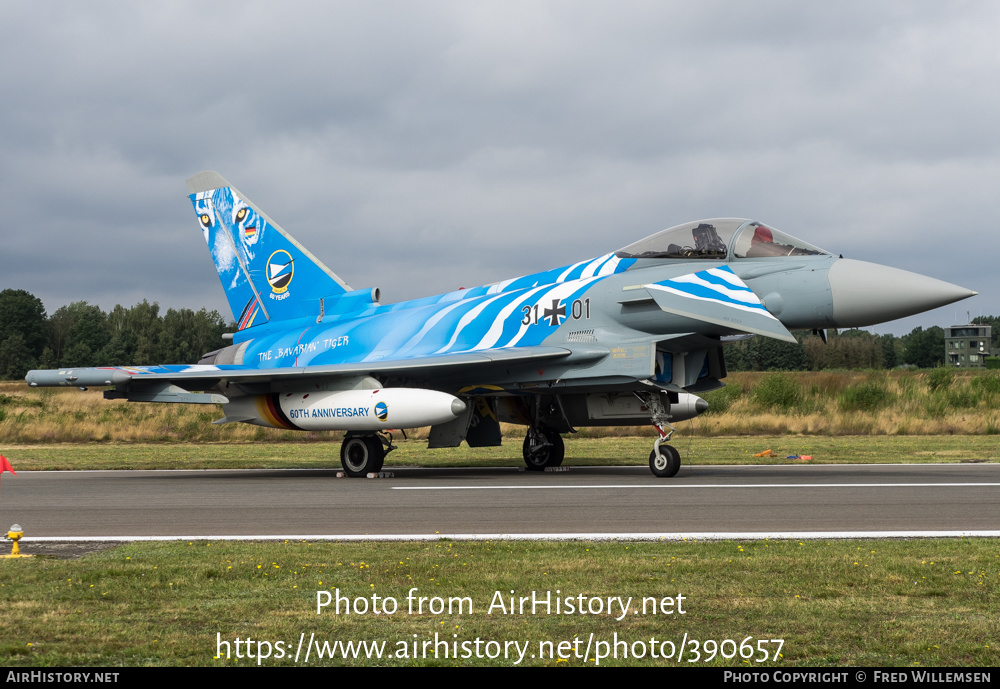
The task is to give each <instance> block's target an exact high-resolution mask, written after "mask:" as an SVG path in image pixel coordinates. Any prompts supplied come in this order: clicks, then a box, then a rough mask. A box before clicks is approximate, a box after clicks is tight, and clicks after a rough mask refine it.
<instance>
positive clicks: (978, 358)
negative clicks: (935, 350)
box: [944, 324, 991, 368]
mask: <svg viewBox="0 0 1000 689" xmlns="http://www.w3.org/2000/svg"><path fill="white" fill-rule="evenodd" d="M990 331H991V328H990V326H988V325H972V324H969V325H953V326H951V327H950V328H945V329H944V355H945V361H946V362H948V365H949V366H964V367H969V368H983V367H984V366H986V357H988V356H989V355H990V334H991V333H990Z"/></svg>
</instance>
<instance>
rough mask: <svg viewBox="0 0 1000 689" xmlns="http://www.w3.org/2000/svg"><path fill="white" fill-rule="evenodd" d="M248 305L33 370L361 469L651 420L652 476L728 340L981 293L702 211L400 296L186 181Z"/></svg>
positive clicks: (535, 454)
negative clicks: (606, 247)
mask: <svg viewBox="0 0 1000 689" xmlns="http://www.w3.org/2000/svg"><path fill="white" fill-rule="evenodd" d="M187 186H188V191H189V192H190V198H191V202H192V203H193V204H194V209H195V213H196V215H197V218H198V224H199V226H200V227H201V231H202V233H203V235H204V237H205V241H206V242H207V243H208V248H209V251H210V252H211V254H212V258H213V260H214V261H215V266H216V268H217V269H218V272H219V278H220V279H221V281H222V286H223V288H224V289H225V291H226V297H227V298H228V300H229V305H230V307H231V308H232V310H233V314H234V315H238V320H237V328H236V332H235V333H234V334H233V335H232V344H231V345H230V346H227V347H224V348H222V349H219V350H217V351H214V352H209V353H207V354H205V355H204V356H203V357H202V359H201V361H200V362H199V363H198V364H197V365H172V366H167V365H164V366H134V367H130V366H110V367H102V368H80V369H62V370H56V371H31V372H30V373H28V375H27V378H26V380H27V382H28V384H29V385H31V386H32V387H35V386H79V387H86V386H113V389H111V390H108V391H106V392H105V393H104V396H105V397H106V398H107V399H126V400H132V401H138V402H180V403H188V404H191V403H195V404H198V403H204V404H222V405H223V409H224V412H225V417H224V418H222V419H220V420H219V421H217V422H216V423H230V422H242V423H250V424H256V425H259V426H268V427H272V428H286V429H298V430H306V431H316V430H342V431H346V434H345V437H344V440H343V444H342V446H341V449H340V459H341V463H342V464H343V467H344V471H345V472H346V473H347V474H348V475H350V476H364V475H366V474H368V473H370V472H378V471H379V470H380V469H381V468H382V463H383V460H384V458H385V455H386V453H387V452H388V451H391V450H392V449H394V446H393V445H392V436H391V435H390V434H389V433H388V431H389V429H401V428H412V427H420V426H431V432H430V442H429V446H430V447H455V446H457V445H458V444H459V443H461V442H462V441H463V440H465V441H466V442H467V443H468V444H469V445H471V446H473V447H482V446H491V445H499V444H500V422H508V423H515V424H521V425H523V426H526V427H527V435H526V437H525V439H524V447H523V453H524V461H525V464H526V465H527V467H528V469H530V470H535V471H540V470H543V469H545V468H546V467H554V466H558V465H559V464H560V463H561V462H562V461H563V453H564V448H563V440H562V437H561V435H560V434H562V433H568V432H573V431H574V429H575V427H577V426H600V425H644V424H647V423H648V424H652V425H653V427H654V428H656V430H657V431H658V432H659V437H658V438H657V439H656V441H655V442H654V443H653V449H652V452H651V453H650V456H649V468H650V469H651V470H652V472H653V473H654V474H655V475H656V476H660V477H668V476H673V475H675V474H676V473H677V471H678V469H679V467H680V463H681V460H680V455H679V454H678V452H677V450H675V449H674V448H673V447H671V446H670V445H669V444H667V441H669V439H670V436H671V434H672V433H673V427H672V426H671V422H676V421H680V420H684V419H689V418H692V417H694V416H696V415H698V414H700V413H701V412H703V411H705V409H707V407H708V404H707V403H706V402H705V401H704V400H703V399H701V398H699V397H697V396H696V394H697V393H699V392H704V391H707V390H712V389H714V388H718V387H721V386H722V385H723V383H722V382H721V381H722V379H723V378H725V376H726V365H725V360H724V357H723V341H724V338H727V337H730V336H737V335H748V334H749V335H756V336H763V337H773V338H776V339H778V340H785V341H788V342H794V341H795V340H794V338H793V337H792V335H791V334H790V333H789V329H814V330H820V331H822V332H823V333H824V334H825V329H826V328H850V327H857V326H864V325H871V324H873V323H879V322H882V321H888V320H893V319H896V318H902V317H904V316H909V315H912V314H915V313H920V312H921V311H925V310H928V309H932V308H935V307H938V306H943V305H945V304H949V303H951V302H954V301H958V300H959V299H965V298H966V297H970V296H973V295H974V294H975V292H972V291H970V290H967V289H963V288H961V287H957V286H955V285H951V284H948V283H946V282H941V281H939V280H934V279H932V278H928V277H924V276H922V275H917V274H915V273H910V272H906V271H902V270H897V269H894V268H889V267H886V266H881V265H875V264H872V263H863V262H861V261H854V260H849V259H845V258H842V257H838V256H836V255H833V254H830V253H829V252H827V251H824V250H822V249H819V248H817V247H815V246H811V245H810V244H807V243H806V242H803V241H801V240H799V239H796V238H795V237H792V236H790V235H787V234H784V233H781V232H779V231H777V230H775V229H774V228H772V227H770V226H766V225H763V224H761V223H759V222H756V221H753V220H744V219H735V218H724V219H711V220H701V221H696V222H689V223H686V224H683V225H678V226H676V227H672V228H670V229H667V230H664V231H662V232H659V233H657V234H654V235H652V236H650V237H647V238H645V239H642V240H640V241H638V242H635V243H634V244H629V245H628V246H625V247H623V248H621V249H618V250H617V251H613V252H611V253H608V254H605V255H603V256H598V257H597V258H593V259H589V260H586V261H580V262H579V263H574V264H572V265H566V266H562V267H559V268H555V269H553V270H549V271H547V272H543V273H536V274H534V275H527V276H524V277H520V278H515V279H513V280H507V281H504V282H500V283H497V284H493V285H484V286H482V287H476V288H473V289H463V290H459V291H455V292H450V293H448V294H442V295H438V296H434V297H426V298H423V299H415V300H413V301H405V302H400V303H397V304H381V303H380V302H379V290H378V289H362V290H354V289H351V288H350V287H349V286H348V285H347V284H346V283H344V281H343V280H341V279H340V278H339V277H337V275H336V274H334V273H333V272H332V271H331V270H330V269H329V268H327V267H326V266H325V265H323V263H321V262H320V261H319V260H318V259H317V258H316V257H315V256H313V255H312V254H311V253H309V251H308V250H306V249H305V248H304V247H303V246H302V245H300V244H299V243H298V242H297V241H295V240H294V239H293V238H292V237H291V236H290V235H289V234H288V233H286V232H285V231H284V230H283V229H282V228H281V227H279V226H278V225H277V223H275V222H274V221H273V220H271V219H270V218H268V217H267V216H266V215H265V214H264V213H263V212H262V211H261V210H260V209H259V208H257V206H255V205H254V204H253V203H252V202H250V201H249V200H248V199H247V198H246V197H245V196H244V195H243V194H241V193H240V192H239V191H237V190H236V188H235V187H233V186H232V185H230V184H229V182H227V181H226V180H225V179H223V178H222V176H221V175H219V174H218V173H216V172H202V173H199V174H197V175H195V176H194V177H192V178H191V179H189V180H188V181H187Z"/></svg>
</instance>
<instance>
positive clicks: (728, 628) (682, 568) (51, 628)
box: [0, 539, 1000, 667]
mask: <svg viewBox="0 0 1000 689" xmlns="http://www.w3.org/2000/svg"><path fill="white" fill-rule="evenodd" d="M998 585H1000V553H998V546H997V543H996V541H995V540H988V539H957V540H919V541H884V540H883V541H830V542H822V541H819V542H815V541H803V542H799V541H747V542H732V541H729V542H699V543H695V542H682V543H676V542H659V543H627V542H601V543H594V542H582V541H581V542H569V543H539V542H455V541H441V542H433V543H380V544H373V543H330V542H315V543H312V542H287V541H286V542H284V543H280V542H279V543H231V542H222V543H220V542H199V541H192V542H179V543H133V544H128V545H124V546H121V547H117V548H114V549H111V550H107V551H103V552H100V553H95V554H92V555H88V556H85V557H83V558H81V559H78V560H56V559H52V558H42V557H37V558H33V559H29V560H18V561H15V560H2V561H0V601H2V603H0V605H2V609H3V628H4V634H3V639H2V641H0V647H2V651H0V652H2V653H3V655H4V657H5V665H8V666H19V665H20V666H28V665H31V666H35V665H57V666H58V665H100V666H111V665H125V666H154V665H220V666H228V665H236V666H241V665H248V664H250V665H253V664H256V662H257V661H256V660H249V659H247V658H246V653H245V647H243V648H242V650H243V652H242V653H241V655H243V656H244V657H243V659H237V658H236V644H235V642H236V639H237V638H240V639H241V640H244V641H245V640H246V639H248V638H249V639H253V640H254V642H265V641H266V642H269V643H270V644H271V656H272V657H270V658H267V659H266V660H262V661H261V663H262V664H264V665H291V664H294V661H293V660H292V657H293V656H294V653H295V649H296V647H297V645H298V643H299V640H300V638H304V639H306V640H308V639H309V638H310V635H312V634H314V635H315V636H314V637H313V638H314V639H315V640H317V641H319V642H320V643H322V642H328V643H329V644H331V645H332V644H333V643H334V642H335V641H336V640H340V641H344V642H346V641H354V642H359V641H366V642H375V643H383V642H384V650H383V657H382V658H380V659H379V658H374V657H373V658H365V657H363V655H364V654H362V657H358V658H344V657H340V656H339V655H338V656H337V657H334V658H323V659H319V658H317V657H316V651H315V648H314V649H313V651H312V656H311V659H310V661H309V664H316V665H454V664H474V665H498V666H507V665H512V664H514V662H513V659H512V658H506V659H505V658H504V657H503V656H502V655H501V656H500V657H499V658H495V659H489V658H476V657H467V658H463V657H461V653H462V651H463V646H462V645H461V644H462V642H469V644H470V645H469V646H466V647H465V648H467V649H470V653H472V652H473V649H474V648H475V647H474V646H473V645H472V644H474V643H475V640H476V639H479V640H480V642H481V645H480V646H479V648H480V649H481V650H482V651H483V653H485V652H486V650H487V648H488V647H487V646H486V645H485V644H486V642H487V641H493V642H499V645H494V646H492V647H489V648H493V649H494V650H495V649H497V648H499V647H502V646H503V644H504V643H505V642H510V641H516V642H518V643H519V644H525V643H527V649H528V650H527V653H526V654H525V658H524V660H523V661H522V663H521V664H525V665H569V666H573V665H583V664H591V665H593V664H596V659H597V655H598V652H599V651H603V652H604V653H609V652H611V651H612V650H613V647H612V646H611V645H608V646H605V647H603V649H602V647H599V646H597V645H596V643H597V642H598V641H603V642H612V643H613V642H614V641H615V640H616V637H615V635H616V634H617V640H620V641H624V642H626V645H627V648H628V651H627V653H628V654H629V657H628V658H627V659H625V658H622V654H623V653H624V652H626V651H625V650H624V649H625V645H621V644H619V646H618V658H617V659H615V658H611V657H606V658H603V659H601V661H600V664H601V665H656V664H661V665H662V664H666V665H677V664H678V663H677V660H676V654H675V657H674V658H671V659H669V660H664V659H662V658H656V659H654V658H651V657H650V656H649V648H650V642H651V640H653V639H655V640H656V644H657V649H658V651H657V652H658V653H660V654H662V655H666V654H667V652H669V651H670V646H669V645H664V644H665V642H672V643H673V644H674V648H675V649H676V647H677V646H679V645H680V644H681V643H682V642H683V640H684V638H685V635H686V639H687V645H686V647H685V655H684V659H682V661H681V663H680V664H682V665H702V664H706V660H707V664H709V665H732V666H740V667H748V666H754V665H764V666H772V667H786V666H801V665H808V666H815V665H869V666H871V665H875V666H909V667H926V666H943V665H949V666H955V665H961V666H985V667H989V666H994V665H997V664H998V660H1000V655H998V653H997V650H998V649H997V638H998V632H1000V615H998V613H1000V596H998V595H997V587H998ZM411 589H416V591H415V592H414V596H415V597H425V598H427V599H428V601H426V602H425V603H424V609H423V612H421V613H419V614H410V613H409V612H408V604H407V597H408V595H409V593H410V591H411ZM318 590H319V591H328V592H331V594H333V593H334V592H335V591H336V590H339V592H340V594H341V595H343V596H347V597H349V598H351V599H363V600H364V601H366V605H367V606H368V609H369V612H368V613H366V614H344V613H343V608H342V610H341V614H336V613H335V612H334V611H333V605H332V604H331V606H329V607H327V608H326V609H325V610H324V611H323V612H322V614H319V615H317V613H316V600H317V591H318ZM511 590H513V591H514V595H515V597H520V596H531V595H532V592H533V591H535V592H537V593H538V595H541V596H544V595H545V592H548V591H551V592H552V596H553V597H555V596H556V595H557V594H556V591H559V593H558V596H559V597H561V598H563V599H565V598H568V597H569V598H573V601H574V603H577V601H578V600H579V599H578V596H580V595H581V594H582V595H583V596H585V597H586V600H588V601H589V600H591V599H593V600H598V599H601V600H602V601H603V602H602V605H603V606H605V607H604V611H602V612H599V613H596V614H590V613H588V614H583V615H581V614H554V611H553V614H545V613H544V611H543V610H542V609H538V610H537V611H536V614H531V613H530V611H529V610H526V611H525V612H523V613H521V612H519V611H515V612H514V613H513V614H511V612H510V610H509V607H508V609H507V610H506V611H504V610H501V609H500V608H499V607H496V606H494V607H493V609H492V614H490V606H491V603H496V602H497V600H498V598H497V596H498V595H499V598H501V599H503V600H504V601H505V606H506V605H507V604H508V603H509V599H510V595H511V594H510V591H511ZM497 592H499V594H498V593H497ZM678 595H682V596H684V599H683V601H680V602H678V599H677V596H678ZM373 596H378V598H379V600H381V601H383V606H384V605H385V601H386V599H387V598H391V599H393V600H395V601H396V603H397V604H398V608H397V611H396V613H395V614H380V615H374V614H372V613H371V606H372V604H373V603H372V601H373ZM616 596H621V597H624V598H626V599H627V598H629V597H631V598H632V602H631V605H629V606H628V613H627V614H625V615H622V614H621V612H620V611H618V608H617V607H616V606H617V604H616V603H614V602H612V604H611V606H612V613H611V614H608V613H607V612H606V610H607V599H608V597H616ZM433 597H439V598H440V599H442V600H443V601H447V600H448V598H450V597H455V598H459V597H461V598H466V599H467V601H468V602H467V603H465V604H464V605H465V607H464V609H462V610H461V611H459V610H458V608H457V603H456V604H455V605H453V607H452V610H451V611H450V612H449V611H447V608H446V607H445V610H443V611H440V612H432V611H431V610H430V607H431V605H432V602H431V601H430V600H429V599H431V598H433ZM665 597H671V598H673V600H674V602H673V603H672V604H671V605H672V607H671V608H670V609H671V610H673V614H665V613H664V612H663V611H662V610H661V612H658V613H656V614H654V613H653V612H652V611H651V610H650V609H649V607H648V606H647V609H646V610H645V612H644V611H643V607H642V605H643V602H644V601H643V599H644V598H655V599H656V600H657V601H660V600H662V599H663V598H665ZM678 604H679V606H680V608H682V609H683V610H684V611H685V613H684V614H683V615H682V614H680V613H679V610H678ZM358 605H360V603H359V604H358ZM470 605H471V608H470V607H469V606H470ZM564 605H565V604H564ZM588 605H589V603H588ZM594 605H595V606H596V603H595V604H594ZM633 611H634V612H633ZM564 612H565V611H564ZM636 613H637V614H636ZM619 617H620V618H621V619H617V618H619ZM591 634H593V637H591V636H590V635H591ZM217 635H218V636H217ZM302 635H304V637H303V636H302ZM435 635H437V638H438V639H444V640H446V641H447V642H449V644H450V643H451V642H452V641H455V642H458V644H459V646H458V647H457V650H458V651H459V653H460V657H459V658H457V659H454V658H444V657H443V656H442V655H438V656H437V657H435V656H434V654H433V648H434V647H433V645H432V644H433V641H434V639H435ZM747 637H750V639H751V640H752V641H751V645H753V647H754V648H755V649H756V648H758V647H757V641H758V640H760V639H764V640H771V639H775V640H777V639H781V640H783V643H782V645H781V652H780V653H781V655H780V657H778V658H777V660H770V659H769V660H768V661H766V662H760V663H757V662H756V661H755V660H754V661H751V662H744V660H743V659H742V658H740V657H739V654H738V648H739V645H740V644H741V643H742V642H743V641H744V640H745V639H747ZM726 639H732V640H734V642H735V645H733V644H729V643H727V644H722V642H723V641H724V640H726ZM219 640H221V641H227V642H229V650H230V657H229V658H228V659H227V658H225V657H221V658H217V657H216V655H217V651H218V649H219V648H220V646H219V645H218V641H219ZM577 640H579V641H577ZM279 641H280V642H282V644H283V645H282V647H281V649H282V650H281V653H283V654H284V655H285V657H282V658H279V657H277V656H278V655H279V650H278V649H279V647H278V646H277V642H279ZM692 641H697V642H699V643H698V649H697V650H698V651H699V653H700V654H701V656H700V659H699V660H697V661H696V662H688V660H689V659H693V658H695V654H694V651H695V647H694V645H693V644H692ZM414 642H416V643H417V657H416V658H413V657H411V656H412V655H413V643H414ZM425 642H428V643H429V644H431V645H429V646H426V647H425V646H424V643H425ZM546 642H552V648H553V650H558V649H559V643H560V642H566V643H565V644H564V646H563V647H562V648H563V649H564V651H565V655H566V656H567V657H565V658H559V657H558V655H557V656H556V657H545V658H540V657H535V658H532V657H531V655H532V654H534V655H535V656H538V655H539V651H540V650H542V649H547V648H548V646H546ZM588 642H589V643H590V644H591V646H590V648H591V651H590V653H588V654H585V653H584V651H585V647H586V644H587V643H588ZM636 642H641V643H638V644H637V643H636ZM709 642H714V643H709ZM449 648H451V647H449ZM764 648H766V649H769V650H770V651H772V652H773V651H777V649H778V644H777V642H774V643H771V642H770V641H768V643H767V644H765V646H764ZM221 649H222V651H223V656H225V649H226V647H225V646H222V647H221ZM403 649H406V657H400V656H401V655H402V650H403ZM425 649H426V650H425ZM643 649H645V652H646V655H645V657H642V658H634V657H632V655H631V654H632V653H634V652H637V651H641V650H643ZM734 649H737V655H736V656H735V657H731V658H729V659H726V658H723V657H722V653H723V652H724V653H725V654H726V655H731V654H732V652H733V650H734ZM258 650H259V651H261V652H263V651H264V650H265V648H264V647H260V649H258V648H257V647H254V649H253V651H252V652H253V653H254V655H256V654H257V653H258ZM438 650H439V654H440V653H442V651H443V647H441V646H439V647H438ZM388 653H392V654H393V657H391V658H390V657H388ZM709 655H712V656H713V657H712V658H711V659H708V656H709ZM584 656H586V657H584ZM754 656H755V659H757V658H759V653H755V654H754ZM303 659H304V652H303V655H302V656H300V661H299V664H302V662H303Z"/></svg>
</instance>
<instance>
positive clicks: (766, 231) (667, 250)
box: [615, 218, 829, 261]
mask: <svg viewBox="0 0 1000 689" xmlns="http://www.w3.org/2000/svg"><path fill="white" fill-rule="evenodd" d="M730 250H731V251H732V258H773V257H776V256H819V255H829V252H827V251H823V250H822V249H819V248H817V247H815V246H812V245H811V244H808V243H806V242H803V241H802V240H801V239H796V238H795V237H793V236H791V235H788V234H785V233H784V232H778V231H777V230H775V229H773V228H771V227H767V226H765V225H762V224H760V223H759V222H754V221H752V220H747V219H745V218H712V219H710V220H696V221H694V222H688V223H684V224H683V225H677V226H676V227H671V228H670V229H667V230H663V231H662V232H657V233H656V234H654V235H652V236H649V237H646V238H645V239H641V240H639V241H638V242H635V243H634V244H629V245H628V246H626V247H625V248H624V249H619V250H618V251H616V252H615V255H616V256H618V257H619V258H677V259H693V258H707V259H711V260H716V261H725V260H726V259H727V258H729V256H730V253H729V252H730Z"/></svg>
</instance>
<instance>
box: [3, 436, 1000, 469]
mask: <svg viewBox="0 0 1000 689" xmlns="http://www.w3.org/2000/svg"><path fill="white" fill-rule="evenodd" d="M397 444H398V445H399V449H398V450H396V451H394V452H392V453H390V454H389V455H388V456H387V457H386V467H387V468H392V467H399V466H423V467H435V466H437V467H453V466H497V467H499V466H509V467H520V466H523V464H524V462H523V460H522V459H521V447H520V442H516V441H513V440H508V441H506V444H505V445H504V446H502V447H490V448H469V447H466V446H464V445H463V446H462V447H457V448H446V449H437V450H428V449H427V447H426V441H423V440H409V441H397ZM673 444H674V446H675V447H676V448H677V449H678V450H679V451H680V452H681V457H682V459H683V462H684V463H685V464H690V465H708V464H751V465H752V464H756V463H759V464H776V463H779V464H780V463H784V464H803V463H804V462H803V461H802V460H797V459H786V457H787V456H789V455H810V456H812V457H813V459H812V460H809V461H808V462H806V463H812V464H831V463H854V464H880V463H922V462H995V461H997V459H998V456H1000V448H998V445H997V442H996V439H995V438H993V437H991V436H960V437H956V436H836V437H830V436H789V435H784V436H770V437H767V436H765V437H750V438H722V437H714V438H692V437H690V436H684V435H676V436H674V441H673ZM651 448H652V440H651V439H650V438H644V437H641V438H640V437H619V438H574V437H567V438H566V460H565V462H564V463H565V464H566V466H588V465H617V466H628V465H635V466H646V463H647V460H648V457H649V451H650V449H651ZM768 449H770V450H772V451H773V452H775V453H777V454H778V455H779V457H778V458H770V459H763V458H755V457H754V455H755V454H756V453H758V452H762V451H764V450H768ZM0 454H3V455H5V456H6V457H7V459H9V460H10V462H11V464H13V465H14V469H15V470H17V471H21V470H55V469H62V470H71V469H310V468H312V469H315V468H337V467H339V466H340V444H339V440H337V439H333V440H331V441H330V442H328V443H273V444H272V443H214V444H209V443H205V444H198V443H152V444H117V443H115V444H96V443H80V444H62V445H8V446H0Z"/></svg>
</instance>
